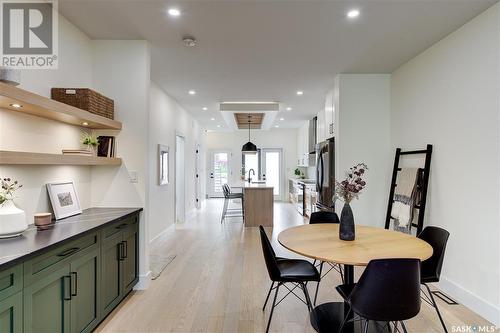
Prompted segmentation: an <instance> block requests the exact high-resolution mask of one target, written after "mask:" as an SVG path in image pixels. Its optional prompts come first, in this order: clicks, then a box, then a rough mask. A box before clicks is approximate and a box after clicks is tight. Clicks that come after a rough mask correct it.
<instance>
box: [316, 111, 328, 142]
mask: <svg viewBox="0 0 500 333" xmlns="http://www.w3.org/2000/svg"><path fill="white" fill-rule="evenodd" d="M325 140H326V114H325V110H320V111H319V112H318V120H317V124H316V142H318V143H320V142H323V141H325Z"/></svg>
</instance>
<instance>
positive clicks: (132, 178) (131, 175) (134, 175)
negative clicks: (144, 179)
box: [128, 171, 139, 184]
mask: <svg viewBox="0 0 500 333" xmlns="http://www.w3.org/2000/svg"><path fill="white" fill-rule="evenodd" d="M128 177H129V179H130V182H131V183H133V184H137V183H138V182H139V173H138V172H137V171H130V172H129V174H128Z"/></svg>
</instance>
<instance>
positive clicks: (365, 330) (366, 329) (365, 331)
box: [363, 320, 370, 333]
mask: <svg viewBox="0 0 500 333" xmlns="http://www.w3.org/2000/svg"><path fill="white" fill-rule="evenodd" d="M369 323H370V321H369V320H367V321H366V322H365V329H364V330H363V333H368V324H369Z"/></svg>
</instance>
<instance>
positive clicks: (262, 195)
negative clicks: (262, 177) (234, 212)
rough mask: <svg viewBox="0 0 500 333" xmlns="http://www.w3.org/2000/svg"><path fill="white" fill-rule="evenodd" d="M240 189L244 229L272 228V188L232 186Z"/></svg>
mask: <svg viewBox="0 0 500 333" xmlns="http://www.w3.org/2000/svg"><path fill="white" fill-rule="evenodd" d="M232 187H233V188H241V189H242V191H243V196H244V209H245V213H244V216H245V227H258V226H259V225H262V226H264V227H272V226H273V215H274V187H273V186H269V184H266V183H263V182H259V183H248V182H246V183H245V184H239V186H232Z"/></svg>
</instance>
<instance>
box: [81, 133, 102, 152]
mask: <svg viewBox="0 0 500 333" xmlns="http://www.w3.org/2000/svg"><path fill="white" fill-rule="evenodd" d="M81 142H82V145H84V146H85V148H86V149H87V150H88V151H90V152H92V154H93V155H94V156H97V147H98V146H99V139H97V135H96V134H95V132H90V133H88V132H82V140H81Z"/></svg>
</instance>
